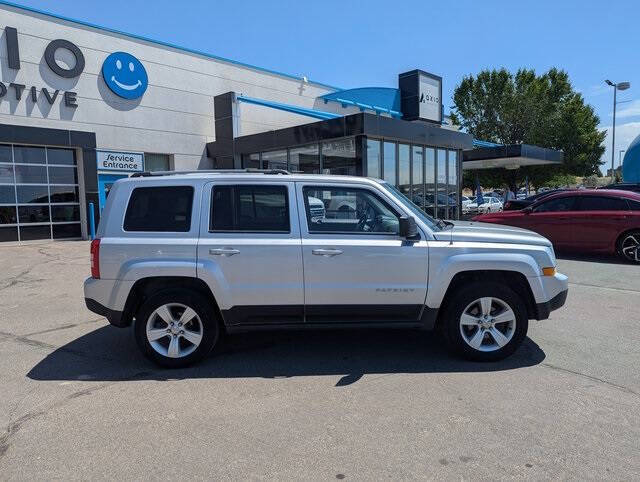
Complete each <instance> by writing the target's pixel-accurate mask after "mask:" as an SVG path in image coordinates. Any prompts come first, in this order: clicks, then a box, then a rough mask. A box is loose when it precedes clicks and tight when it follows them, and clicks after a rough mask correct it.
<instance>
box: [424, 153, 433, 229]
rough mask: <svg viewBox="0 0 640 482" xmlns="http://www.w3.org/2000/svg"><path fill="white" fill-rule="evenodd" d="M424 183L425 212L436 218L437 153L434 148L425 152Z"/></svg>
mask: <svg viewBox="0 0 640 482" xmlns="http://www.w3.org/2000/svg"><path fill="white" fill-rule="evenodd" d="M424 159H425V164H424V182H425V189H426V192H425V197H424V199H425V211H426V212H427V214H429V215H431V216H435V214H436V211H435V200H436V198H435V195H436V187H435V182H436V181H435V179H436V177H435V176H436V151H435V149H433V148H432V147H427V148H425V150H424Z"/></svg>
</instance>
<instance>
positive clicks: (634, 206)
mask: <svg viewBox="0 0 640 482" xmlns="http://www.w3.org/2000/svg"><path fill="white" fill-rule="evenodd" d="M627 202H628V203H629V209H630V210H631V211H640V201H636V200H635V199H627Z"/></svg>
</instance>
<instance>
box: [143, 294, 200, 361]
mask: <svg viewBox="0 0 640 482" xmlns="http://www.w3.org/2000/svg"><path fill="white" fill-rule="evenodd" d="M146 331H147V340H148V341H149V344H150V345H151V347H152V348H153V349H154V350H155V351H156V352H157V353H159V354H160V355H162V356H166V357H168V358H182V357H185V356H188V355H190V354H191V353H193V352H194V351H195V350H196V349H197V348H198V346H200V343H201V342H202V335H203V325H202V321H201V320H200V317H199V316H198V314H197V313H196V312H195V310H193V308H190V307H188V306H186V305H183V304H180V303H167V304H164V305H161V306H159V307H158V308H156V309H155V310H154V311H153V313H151V316H149V318H148V319H147V326H146Z"/></svg>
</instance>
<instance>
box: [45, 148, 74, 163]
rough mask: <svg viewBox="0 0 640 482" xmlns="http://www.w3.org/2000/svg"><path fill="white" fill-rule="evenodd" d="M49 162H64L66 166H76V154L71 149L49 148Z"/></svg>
mask: <svg viewBox="0 0 640 482" xmlns="http://www.w3.org/2000/svg"><path fill="white" fill-rule="evenodd" d="M47 164H62V165H65V166H75V165H76V156H75V155H74V152H73V150H71V149H56V148H53V147H49V148H47Z"/></svg>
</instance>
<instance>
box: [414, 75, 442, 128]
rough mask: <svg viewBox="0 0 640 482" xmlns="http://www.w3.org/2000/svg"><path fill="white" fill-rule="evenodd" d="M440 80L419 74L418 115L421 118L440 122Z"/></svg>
mask: <svg viewBox="0 0 640 482" xmlns="http://www.w3.org/2000/svg"><path fill="white" fill-rule="evenodd" d="M441 92H442V80H438V79H435V78H433V77H429V76H426V75H424V74H421V75H420V84H419V99H418V102H419V104H418V105H419V116H420V118H421V119H424V120H430V121H433V122H442V99H441V98H440V96H441Z"/></svg>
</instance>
